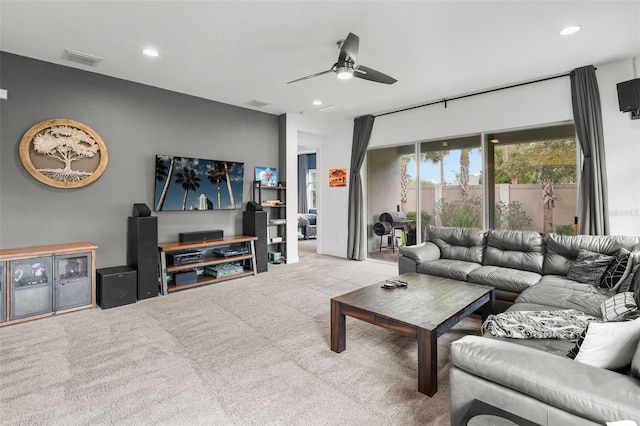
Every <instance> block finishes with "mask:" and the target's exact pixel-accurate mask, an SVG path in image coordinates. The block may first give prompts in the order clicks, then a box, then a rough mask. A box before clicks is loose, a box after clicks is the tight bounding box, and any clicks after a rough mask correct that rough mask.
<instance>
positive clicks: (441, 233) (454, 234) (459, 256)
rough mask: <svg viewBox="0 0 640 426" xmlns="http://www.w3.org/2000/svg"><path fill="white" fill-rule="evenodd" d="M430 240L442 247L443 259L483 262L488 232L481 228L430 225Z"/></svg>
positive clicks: (441, 254) (441, 255)
mask: <svg viewBox="0 0 640 426" xmlns="http://www.w3.org/2000/svg"><path fill="white" fill-rule="evenodd" d="M428 234H429V241H431V242H433V243H434V244H435V245H437V246H438V247H439V248H440V257H441V258H442V259H455V260H464V261H466V262H475V263H482V258H483V256H484V250H485V243H486V240H487V234H486V232H485V231H483V230H481V229H475V228H457V227H445V226H431V225H430V226H429V230H428Z"/></svg>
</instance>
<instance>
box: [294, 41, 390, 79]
mask: <svg viewBox="0 0 640 426" xmlns="http://www.w3.org/2000/svg"><path fill="white" fill-rule="evenodd" d="M359 46H360V38H359V37H358V36H357V35H355V34H353V33H349V35H348V36H347V38H346V39H344V40H340V41H338V48H339V49H340V53H339V54H338V62H336V63H335V64H333V66H332V67H331V69H328V70H326V71H322V72H319V73H316V74H311V75H308V76H306V77H302V78H298V79H296V80H292V81H289V82H287V84H290V83H295V82H296V81H301V80H307V79H309V78H313V77H318V76H320V75H323V74H328V73H330V72H335V73H336V74H337V75H338V78H340V79H343V80H347V79H349V78H351V77H357V78H362V79H364V80H369V81H373V82H376V83H384V84H393V83H395V82H396V81H398V80H396V79H395V78H393V77H389V76H388V75H386V74H383V73H381V72H380V71H376V70H374V69H372V68H369V67H365V66H364V65H356V64H355V62H356V57H357V56H358V47H359Z"/></svg>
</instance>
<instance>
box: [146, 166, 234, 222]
mask: <svg viewBox="0 0 640 426" xmlns="http://www.w3.org/2000/svg"><path fill="white" fill-rule="evenodd" d="M155 182H156V183H155V195H154V201H153V207H154V210H155V211H158V212H159V211H171V210H182V211H185V210H226V209H241V208H242V194H243V189H244V163H238V162H232V161H218V160H205V159H202V158H188V157H177V156H171V155H156V178H155Z"/></svg>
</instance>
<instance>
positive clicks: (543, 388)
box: [398, 226, 640, 426]
mask: <svg viewBox="0 0 640 426" xmlns="http://www.w3.org/2000/svg"><path fill="white" fill-rule="evenodd" d="M621 249H625V250H628V251H629V252H631V253H630V255H629V268H628V269H627V273H626V274H625V277H624V279H621V280H620V281H619V283H618V284H617V286H616V288H614V289H607V288H602V287H600V286H599V285H597V283H595V285H591V284H588V283H584V282H579V281H575V280H573V279H570V278H569V276H570V277H571V278H573V275H574V270H575V269H576V268H573V266H572V265H574V264H576V262H577V260H578V257H579V254H580V255H582V254H584V252H581V250H588V251H589V252H591V253H600V254H603V255H609V256H615V255H616V254H618V253H620V252H621ZM399 251H400V258H399V261H398V268H399V272H400V273H401V274H402V273H405V272H419V273H424V274H430V275H437V276H444V277H448V278H452V279H457V280H461V281H468V282H473V283H478V284H485V285H490V286H493V287H495V289H496V304H495V309H494V310H495V313H496V314H497V313H500V312H503V311H506V312H524V311H554V310H567V309H574V310H577V311H580V312H583V313H585V314H587V315H589V316H593V317H595V318H596V319H597V320H596V321H602V319H601V315H602V314H601V306H602V304H603V302H604V301H605V300H608V299H610V298H611V297H612V295H614V294H616V293H617V292H619V291H621V290H627V291H628V290H634V289H635V290H636V293H635V297H636V300H637V303H638V305H640V300H638V299H640V271H639V269H640V238H639V237H622V236H586V235H578V236H565V235H558V234H553V233H552V234H548V235H546V236H544V237H543V236H542V235H540V234H539V233H537V232H529V231H505V230H489V231H485V230H479V229H469V228H446V227H434V226H430V227H429V229H428V241H427V242H425V243H422V244H419V245H417V246H403V247H400V249H399ZM622 251H624V250H622ZM634 324H637V325H639V326H640V319H637V320H635V322H634ZM638 330H640V327H638ZM636 335H637V336H638V339H640V332H638V333H636ZM634 336H635V335H634ZM633 344H634V345H638V343H637V339H636V340H635V341H634V342H633ZM575 346H576V341H575V340H559V339H513V338H505V337H493V336H491V335H490V334H488V333H485V335H484V336H482V337H481V336H467V337H464V338H462V339H460V340H458V341H456V342H454V343H453V344H452V346H451V364H452V365H451V371H450V389H451V390H450V392H451V423H452V424H455V425H457V424H461V423H460V422H461V420H462V419H463V417H464V416H465V414H466V413H467V411H468V410H469V407H470V406H471V405H472V403H473V402H474V401H482V402H483V403H485V404H488V405H489V406H491V407H495V408H497V409H499V410H504V411H505V412H508V413H513V414H515V415H517V416H519V417H522V418H524V419H527V420H529V421H531V422H534V423H536V424H540V425H574V424H575V425H583V424H586V425H591V424H601V425H602V424H605V423H606V422H608V421H615V420H633V421H635V422H636V423H637V424H638V425H639V426H640V378H638V377H640V367H639V366H640V345H638V346H639V347H638V348H637V349H635V346H634V350H635V351H636V354H635V358H634V359H633V365H632V367H631V369H632V370H633V371H630V368H629V367H626V368H624V369H621V370H616V371H613V370H609V369H606V368H601V367H596V366H593V365H588V364H585V363H582V362H578V361H576V360H573V359H570V358H568V357H566V354H567V352H569V351H570V350H571V349H572V348H574V347H575ZM632 354H633V353H632ZM634 369H635V370H634ZM634 374H635V376H634Z"/></svg>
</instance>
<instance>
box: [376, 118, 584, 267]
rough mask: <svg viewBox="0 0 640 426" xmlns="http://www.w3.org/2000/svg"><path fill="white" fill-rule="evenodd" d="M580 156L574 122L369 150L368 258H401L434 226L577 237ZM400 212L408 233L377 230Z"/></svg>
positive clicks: (400, 228) (396, 228)
mask: <svg viewBox="0 0 640 426" xmlns="http://www.w3.org/2000/svg"><path fill="white" fill-rule="evenodd" d="M483 141H484V143H483ZM576 155H577V154H576V139H575V129H574V126H573V124H563V125H556V126H548V127H544V128H535V129H526V130H518V131H508V132H506V131H505V132H499V133H492V134H486V135H484V136H483V135H479V134H478V135H470V136H464V137H454V138H448V139H439V140H435V141H424V142H419V143H412V144H407V145H401V146H393V147H386V148H375V149H370V150H369V151H368V153H367V203H368V205H367V209H368V225H369V235H368V238H369V245H368V249H369V257H370V258H377V259H382V260H389V261H395V260H397V250H395V248H396V247H397V245H398V244H408V245H410V244H416V243H420V242H421V241H426V238H427V234H426V230H427V228H428V225H430V224H431V225H437V226H456V227H472V228H486V227H488V228H491V229H513V230H533V231H538V232H541V233H548V232H558V233H565V234H568V233H572V232H573V230H574V226H573V224H574V219H575V216H576V211H577V207H576V206H577V185H576V176H577V171H576ZM396 211H400V212H403V213H404V214H405V215H406V217H407V221H408V223H407V224H406V225H405V226H404V227H403V226H396V224H392V225H393V227H391V228H390V227H388V226H384V227H383V226H380V224H378V222H379V221H380V216H381V214H382V213H391V212H396ZM418 212H419V213H418Z"/></svg>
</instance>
